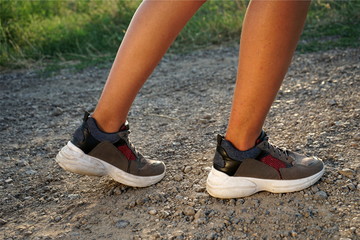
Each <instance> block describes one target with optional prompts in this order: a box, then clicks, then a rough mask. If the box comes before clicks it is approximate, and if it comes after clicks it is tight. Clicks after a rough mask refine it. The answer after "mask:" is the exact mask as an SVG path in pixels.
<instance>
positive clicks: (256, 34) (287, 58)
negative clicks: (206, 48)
mask: <svg viewBox="0 0 360 240" xmlns="http://www.w3.org/2000/svg"><path fill="white" fill-rule="evenodd" d="M309 3H310V1H291V0H290V1H261V0H260V1H257V0H253V1H251V3H250V4H249V7H248V9H247V13H246V16H245V20H244V24H243V29H242V34H241V41H240V53H239V66H238V75H237V82H236V88H235V93H234V98H233V105H232V110H231V115H230V120H229V125H228V129H227V133H226V136H225V138H226V139H227V140H229V141H230V142H232V143H233V145H234V146H235V147H236V148H238V149H239V150H247V149H249V148H252V147H253V146H254V144H255V141H256V139H257V137H258V136H259V134H260V132H261V129H262V126H263V124H264V121H265V118H266V115H267V113H268V111H269V109H270V106H271V104H272V103H273V101H274V98H275V96H276V94H277V92H278V90H279V88H280V85H281V83H282V81H283V78H284V76H285V74H286V72H287V69H288V67H289V64H290V62H291V58H292V55H293V53H294V50H295V48H296V44H297V42H298V39H299V36H300V34H301V31H302V29H303V25H304V22H305V18H306V14H307V10H308V7H309Z"/></svg>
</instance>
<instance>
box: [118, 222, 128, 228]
mask: <svg viewBox="0 0 360 240" xmlns="http://www.w3.org/2000/svg"><path fill="white" fill-rule="evenodd" d="M129 224H130V222H129V221H126V220H119V221H117V222H116V224H115V226H116V227H117V228H126V227H127V226H128V225H129Z"/></svg>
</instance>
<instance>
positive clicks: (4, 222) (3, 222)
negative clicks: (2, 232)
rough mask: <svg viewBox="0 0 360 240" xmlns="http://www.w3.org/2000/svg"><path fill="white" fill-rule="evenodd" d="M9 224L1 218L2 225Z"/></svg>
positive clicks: (0, 224) (0, 223)
mask: <svg viewBox="0 0 360 240" xmlns="http://www.w3.org/2000/svg"><path fill="white" fill-rule="evenodd" d="M5 224H7V221H6V220H4V219H2V218H0V226H2V225H5Z"/></svg>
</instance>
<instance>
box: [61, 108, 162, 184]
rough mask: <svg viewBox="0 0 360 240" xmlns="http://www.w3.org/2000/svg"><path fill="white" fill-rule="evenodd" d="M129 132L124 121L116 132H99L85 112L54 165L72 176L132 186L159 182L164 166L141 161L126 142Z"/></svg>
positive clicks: (131, 146) (142, 158)
mask: <svg viewBox="0 0 360 240" xmlns="http://www.w3.org/2000/svg"><path fill="white" fill-rule="evenodd" d="M99 132H100V133H99ZM129 133H130V131H129V125H128V123H127V122H126V123H125V124H124V125H123V126H122V127H121V129H120V131H119V132H117V133H110V134H107V133H104V132H101V131H100V130H99V129H98V127H97V125H96V121H95V119H93V118H91V117H89V113H85V116H84V119H83V123H82V125H81V126H80V127H79V128H78V129H77V130H76V131H75V133H74V136H73V138H72V140H71V141H69V142H68V143H67V145H66V146H65V147H63V148H62V149H61V151H60V152H59V153H58V154H57V156H56V162H57V163H58V164H59V165H60V166H61V167H62V168H63V169H65V170H67V171H70V172H73V173H78V174H84V175H91V176H110V177H111V178H112V179H114V180H115V181H117V182H120V183H122V184H125V185H128V186H132V187H147V186H150V185H152V184H155V183H157V182H159V181H160V180H161V179H162V178H163V177H164V176H165V165H164V163H163V162H161V161H154V160H147V159H145V158H144V157H143V156H142V155H141V154H140V153H139V152H138V151H136V150H135V147H134V146H133V145H132V144H131V143H130V141H129V139H128V135H129ZM99 136H100V137H99ZM101 136H102V137H101ZM104 136H105V137H104Z"/></svg>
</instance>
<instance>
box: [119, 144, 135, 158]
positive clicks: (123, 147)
mask: <svg viewBox="0 0 360 240" xmlns="http://www.w3.org/2000/svg"><path fill="white" fill-rule="evenodd" d="M117 148H118V149H119V151H120V152H122V153H123V154H124V155H125V157H126V158H127V159H128V160H136V157H135V154H134V153H133V152H132V151H131V149H130V148H128V146H126V145H121V146H118V147H117Z"/></svg>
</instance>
